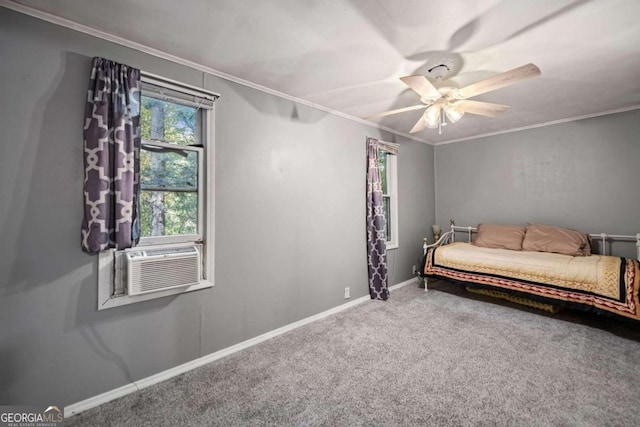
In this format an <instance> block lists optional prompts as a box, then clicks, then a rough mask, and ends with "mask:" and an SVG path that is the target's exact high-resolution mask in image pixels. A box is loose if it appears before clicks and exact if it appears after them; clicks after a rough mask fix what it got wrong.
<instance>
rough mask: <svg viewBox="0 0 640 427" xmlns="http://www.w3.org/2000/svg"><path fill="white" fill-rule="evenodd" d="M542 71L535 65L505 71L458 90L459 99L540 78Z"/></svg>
mask: <svg viewBox="0 0 640 427" xmlns="http://www.w3.org/2000/svg"><path fill="white" fill-rule="evenodd" d="M540 74H542V73H541V72H540V69H539V68H538V67H537V66H536V65H534V64H527V65H523V66H521V67H518V68H514V69H513V70H509V71H505V72H504V73H501V74H498V75H496V76H493V77H489V78H488V79H486V80H481V81H479V82H477V83H473V84H471V85H469V86H466V87H463V88H462V89H460V90H458V94H457V98H459V99H467V98H471V97H473V96H476V95H480V94H482V93H485V92H490V91H492V90H496V89H500V88H501V87H505V86H509V85H512V84H514V83H518V82H521V81H523V80H527V79H531V78H534V77H538V76H539V75H540Z"/></svg>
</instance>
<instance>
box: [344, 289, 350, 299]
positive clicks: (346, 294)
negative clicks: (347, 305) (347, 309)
mask: <svg viewBox="0 0 640 427" xmlns="http://www.w3.org/2000/svg"><path fill="white" fill-rule="evenodd" d="M349 298H351V288H344V299H349Z"/></svg>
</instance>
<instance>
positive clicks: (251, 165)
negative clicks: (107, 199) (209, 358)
mask: <svg viewBox="0 0 640 427" xmlns="http://www.w3.org/2000/svg"><path fill="white" fill-rule="evenodd" d="M0 53H1V57H2V60H1V61H0V93H1V94H2V98H1V100H0V129H2V134H1V135H2V136H1V138H2V142H1V144H0V182H1V183H2V185H1V186H0V239H1V240H0V241H2V242H3V244H2V246H1V247H0V402H2V404H18V403H21V404H31V403H42V402H54V403H56V404H62V405H68V404H71V403H74V402H77V401H80V400H83V399H86V398H88V397H91V396H94V395H96V394H99V393H103V392H105V391H108V390H111V389H114V388H116V387H119V386H122V385H124V384H127V383H129V382H131V381H134V380H137V379H140V378H144V377H147V376H149V375H152V374H155V373H157V372H160V371H163V370H165V369H168V368H171V367H174V366H176V365H179V364H182V363H185V362H187V361H190V360H193V359H195V358H198V357H200V356H203V355H206V354H209V353H211V352H214V351H217V350H220V349H222V348H225V347H228V346H230V345H233V344H236V343H238V342H241V341H244V340H246V339H248V338H251V337H254V336H257V335H259V334H262V333H264V332H267V331H270V330H273V329H275V328H278V327H281V326H283V325H286V324H289V323H291V322H294V321H297V320H299V319H302V318H305V317H307V316H310V315H313V314H315V313H318V312H321V311H323V310H327V309H329V308H332V307H335V306H338V305H340V304H342V303H344V302H345V301H344V299H343V290H344V287H346V286H350V287H351V295H352V298H357V297H360V296H364V295H367V272H366V252H365V251H366V249H365V248H366V244H365V223H364V215H365V198H364V192H365V173H364V169H365V138H366V136H373V137H378V138H381V139H383V140H386V141H392V142H398V143H400V145H401V148H400V155H399V197H400V205H399V215H400V248H399V249H397V250H394V251H391V252H390V255H389V264H390V267H391V271H390V275H391V277H392V283H398V282H401V281H404V280H406V279H409V278H410V277H411V266H412V265H413V264H415V263H416V260H417V258H418V257H419V254H420V253H421V237H422V236H423V235H426V233H427V232H428V230H429V225H430V224H432V223H433V221H434V219H435V211H434V207H433V202H434V183H433V171H432V166H433V148H432V147H430V146H428V145H425V144H421V143H417V142H414V141H411V140H408V139H404V138H395V137H394V136H392V135H388V134H385V133H383V132H380V131H379V130H377V129H374V128H370V127H367V126H364V125H361V124H358V123H355V122H352V121H349V120H346V119H343V118H339V117H337V116H333V115H330V114H327V113H325V112H322V111H319V110H315V109H312V108H309V107H305V106H301V105H297V104H295V103H292V102H290V101H285V100H283V99H280V98H277V97H274V96H272V95H268V94H265V93H262V92H259V91H255V90H253V89H250V88H247V87H244V86H240V85H237V84H234V83H230V82H228V81H225V80H222V79H219V78H216V77H214V76H210V75H204V74H203V73H201V72H198V71H196V70H193V69H189V68H186V67H184V66H180V65H177V64H173V63H170V62H167V61H164V60H161V59H158V58H155V57H151V56H148V55H145V54H142V53H140V52H137V51H134V50H131V49H127V48H124V47H121V46H118V45H114V44H111V43H108V42H105V41H102V40H99V39H96V38H93V37H90V36H87V35H83V34H80V33H76V32H74V31H71V30H68V29H64V28H60V27H56V26H54V25H51V24H48V23H45V22H41V21H39V20H36V19H33V18H30V17H27V16H23V15H20V14H17V13H14V12H11V11H8V10H6V9H3V8H0ZM93 56H104V57H107V58H110V59H113V60H115V61H119V62H124V63H127V64H130V65H132V66H136V67H140V68H142V69H144V70H146V71H148V72H151V73H154V74H158V75H162V76H165V77H168V78H172V79H175V80H179V81H182V82H185V83H189V84H193V85H197V86H204V87H206V88H208V89H211V90H214V91H216V92H218V93H220V94H221V95H222V97H221V99H220V100H219V101H218V102H217V104H216V147H215V163H216V185H215V203H216V209H215V214H216V241H215V249H216V259H215V269H216V271H215V287H214V288H213V289H209V290H205V291H199V292H193V293H190V294H185V295H181V296H177V297H166V298H162V299H158V300H154V301H150V302H144V303H138V304H133V305H130V306H126V307H120V308H115V309H110V310H106V311H101V312H98V311H97V310H96V304H97V302H96V300H97V276H96V269H97V260H96V257H92V256H89V255H87V254H84V253H83V252H82V251H81V250H80V224H81V220H82V196H81V191H82V179H83V166H82V124H83V114H84V111H83V109H84V99H85V97H86V90H87V85H88V76H89V71H90V66H91V58H92V57H93Z"/></svg>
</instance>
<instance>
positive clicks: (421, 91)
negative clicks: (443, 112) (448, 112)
mask: <svg viewBox="0 0 640 427" xmlns="http://www.w3.org/2000/svg"><path fill="white" fill-rule="evenodd" d="M400 80H402V82H403V83H404V84H406V85H407V86H409V87H410V88H411V89H413V90H414V91H415V92H416V93H417V94H418V95H420V96H421V97H422V98H427V99H438V98H440V97H441V96H442V95H441V94H440V92H438V89H436V87H435V86H434V85H432V84H431V82H430V81H429V80H427V78H426V77H425V76H421V75H417V76H406V77H400Z"/></svg>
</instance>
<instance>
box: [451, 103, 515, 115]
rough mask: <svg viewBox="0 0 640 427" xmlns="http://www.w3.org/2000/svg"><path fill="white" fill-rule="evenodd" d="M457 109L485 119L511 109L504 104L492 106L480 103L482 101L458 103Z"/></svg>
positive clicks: (456, 104)
mask: <svg viewBox="0 0 640 427" xmlns="http://www.w3.org/2000/svg"><path fill="white" fill-rule="evenodd" d="M454 105H455V106H456V107H458V108H460V109H461V110H462V111H464V112H465V113H470V114H477V115H479V116H485V117H496V116H498V115H500V114H502V113H504V112H505V111H507V110H508V109H509V108H511V107H509V106H508V105H502V104H492V103H491V102H480V101H469V100H467V101H458V102H456V103H455V104H454Z"/></svg>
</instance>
